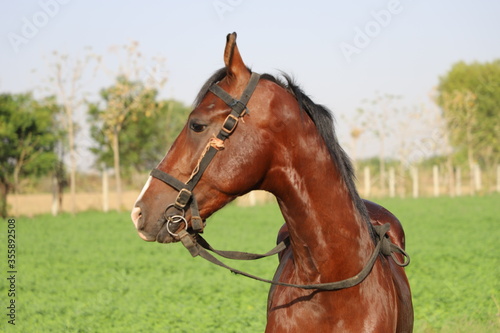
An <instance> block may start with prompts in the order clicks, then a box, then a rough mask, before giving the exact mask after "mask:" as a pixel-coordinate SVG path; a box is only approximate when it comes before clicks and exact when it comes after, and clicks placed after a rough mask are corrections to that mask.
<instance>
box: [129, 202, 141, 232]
mask: <svg viewBox="0 0 500 333" xmlns="http://www.w3.org/2000/svg"><path fill="white" fill-rule="evenodd" d="M141 216H142V213H141V208H140V207H134V208H133V209H132V212H131V213H130V217H131V218H132V222H134V225H135V228H136V229H139V219H140V218H141Z"/></svg>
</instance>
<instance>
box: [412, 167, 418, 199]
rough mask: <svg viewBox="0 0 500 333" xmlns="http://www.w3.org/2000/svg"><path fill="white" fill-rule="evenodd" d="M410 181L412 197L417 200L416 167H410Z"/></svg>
mask: <svg viewBox="0 0 500 333" xmlns="http://www.w3.org/2000/svg"><path fill="white" fill-rule="evenodd" d="M411 179H412V190H413V197H414V198H418V169H417V167H414V166H412V167H411Z"/></svg>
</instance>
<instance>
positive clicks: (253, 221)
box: [0, 195, 500, 333]
mask: <svg viewBox="0 0 500 333" xmlns="http://www.w3.org/2000/svg"><path fill="white" fill-rule="evenodd" d="M380 203H381V204H383V205H385V206H386V207H387V208H388V209H390V210H391V211H393V212H394V213H395V214H396V215H397V216H398V217H399V218H400V219H401V221H402V223H403V225H404V227H405V230H406V235H407V250H408V252H409V253H410V254H411V256H412V263H411V265H410V266H409V267H408V268H407V272H408V276H409V279H410V283H411V286H412V291H413V302H414V307H415V332H500V317H499V313H500V309H499V305H498V304H499V303H500V262H499V259H500V250H499V245H500V243H499V240H500V225H499V222H500V221H499V216H500V196H499V195H495V196H485V197H461V198H437V199H434V198H423V199H418V200H413V199H406V200H402V199H393V200H387V199H386V200H381V201H380ZM4 222H5V223H3V224H2V230H1V239H0V241H1V243H0V244H1V246H2V249H3V250H2V251H4V255H2V256H1V258H3V259H2V260H1V266H0V267H2V270H1V272H2V276H1V278H2V281H3V282H2V284H1V290H0V302H1V307H2V309H4V310H3V311H4V312H2V317H1V318H2V322H1V324H0V327H1V329H0V331H12V332H14V331H15V332H29V333H31V332H43V333H45V332H120V333H122V332H176V333H177V332H238V333H241V332H262V331H263V330H264V327H265V321H266V301H267V290H268V288H269V286H268V285H266V284H263V283H260V282H256V281H253V280H249V279H247V278H244V277H241V276H236V275H233V274H231V273H229V272H228V271H226V270H223V269H221V268H219V267H216V266H214V265H211V264H209V263H207V262H205V261H204V260H202V259H201V258H192V257H191V256H190V255H189V253H188V252H187V251H186V250H185V249H184V248H183V247H182V245H180V244H173V245H172V244H169V245H162V244H158V243H147V242H144V241H142V240H141V239H140V238H139V237H138V236H137V235H136V232H135V229H134V227H133V225H132V223H131V221H130V219H129V216H128V213H121V214H118V213H108V214H103V213H96V212H87V213H82V214H79V215H77V216H76V217H72V216H69V215H63V216H59V217H56V218H53V217H52V216H48V215H44V216H39V217H36V218H34V219H30V218H24V217H19V218H16V236H17V238H16V242H17V243H16V245H17V253H16V254H17V257H16V265H17V267H16V268H17V273H16V325H15V327H13V326H12V325H9V324H8V323H7V320H8V317H7V316H6V315H5V314H4V313H7V309H6V307H7V306H8V304H7V302H8V301H9V297H8V296H7V294H8V290H7V289H8V286H7V284H6V283H5V281H6V278H8V275H7V273H6V271H7V270H8V269H7V267H6V264H7V259H6V252H7V236H6V233H7V223H6V222H7V221H4ZM208 223H209V224H208V227H207V231H206V233H205V236H206V238H207V239H209V241H210V242H211V243H212V244H213V245H214V246H215V247H218V248H220V249H233V250H246V251H255V252H263V251H267V250H268V249H270V248H271V247H272V246H273V245H274V243H275V236H276V233H277V230H278V229H279V227H280V226H281V224H282V218H281V215H280V213H279V210H278V209H277V207H276V206H275V205H267V206H263V207H254V208H240V207H236V206H229V207H227V208H225V209H223V210H222V211H221V212H219V213H217V214H216V215H215V216H214V217H212V218H211V219H210V220H209V221H208ZM235 266H237V267H240V268H243V269H246V270H249V271H251V272H253V273H255V274H258V275H261V276H264V277H272V275H273V273H274V269H275V268H276V266H277V259H276V258H272V259H263V260H260V261H257V262H252V263H241V264H240V263H236V264H235Z"/></svg>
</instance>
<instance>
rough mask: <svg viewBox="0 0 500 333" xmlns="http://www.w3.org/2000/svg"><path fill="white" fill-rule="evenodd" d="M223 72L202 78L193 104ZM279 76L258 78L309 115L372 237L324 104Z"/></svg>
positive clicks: (369, 225)
mask: <svg viewBox="0 0 500 333" xmlns="http://www.w3.org/2000/svg"><path fill="white" fill-rule="evenodd" d="M225 76H226V68H225V67H223V68H221V69H219V70H218V71H216V72H215V73H214V74H213V75H212V76H211V77H210V78H209V79H208V80H207V82H205V84H204V85H203V87H202V88H201V90H200V92H199V93H198V95H197V97H196V100H195V102H194V104H195V107H196V106H198V105H199V104H200V103H201V101H202V100H203V98H204V97H205V95H206V93H207V92H208V88H210V86H211V85H213V84H216V83H217V82H219V81H221V80H222V79H223V78H224V77H225ZM282 76H283V78H284V79H285V80H281V79H278V78H276V77H274V76H273V75H270V74H262V75H261V79H264V80H268V81H271V82H274V83H276V84H277V85H279V86H280V87H282V88H283V89H285V90H287V91H288V92H290V93H292V94H293V95H294V96H295V98H296V99H297V102H298V103H299V107H300V109H301V110H302V111H303V112H305V113H306V114H307V115H308V116H309V117H310V118H311V119H312V121H313V122H314V124H315V125H316V128H317V130H318V134H319V135H320V136H321V137H322V138H323V140H324V142H325V145H326V146H327V148H328V151H329V152H330V156H331V158H332V160H333V162H334V163H335V166H336V167H337V169H338V170H339V172H340V175H341V177H342V179H343V181H344V183H345V185H346V187H347V189H348V191H349V194H350V196H351V199H352V201H353V203H354V205H355V207H356V209H357V210H358V211H359V213H360V214H361V217H362V218H363V219H364V220H365V222H366V223H367V224H368V230H369V231H370V234H371V236H372V238H374V237H375V232H374V229H373V226H372V224H371V223H370V218H369V215H368V211H367V209H366V206H365V204H364V202H363V200H362V199H361V197H360V196H359V194H358V191H357V189H356V185H355V179H356V176H355V174H354V167H353V165H352V163H351V159H350V158H349V156H348V155H347V153H346V152H345V151H344V149H342V147H341V146H340V144H339V141H338V139H337V135H336V134H335V127H334V123H335V121H334V116H333V114H332V113H331V111H330V110H329V109H328V108H327V107H325V106H323V105H319V104H316V103H314V102H313V101H312V100H311V99H310V98H309V97H308V96H307V95H306V94H305V93H304V92H303V91H302V89H301V88H300V87H299V86H298V85H297V84H295V82H294V81H293V79H291V78H290V76H288V75H287V74H285V73H282Z"/></svg>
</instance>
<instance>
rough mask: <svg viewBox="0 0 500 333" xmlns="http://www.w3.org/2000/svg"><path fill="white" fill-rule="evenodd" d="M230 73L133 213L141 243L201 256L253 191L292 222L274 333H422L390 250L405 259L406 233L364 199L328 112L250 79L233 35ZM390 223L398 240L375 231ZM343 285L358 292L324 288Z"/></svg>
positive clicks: (200, 104) (216, 84) (272, 300)
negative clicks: (202, 245)
mask: <svg viewBox="0 0 500 333" xmlns="http://www.w3.org/2000/svg"><path fill="white" fill-rule="evenodd" d="M224 63H225V67H224V68H222V69H221V70H219V71H217V72H216V73H215V74H214V75H213V76H212V77H211V78H210V79H209V80H208V81H207V82H206V84H205V85H204V86H203V88H202V89H201V91H200V93H199V94H198V97H197V99H196V102H195V108H194V110H193V111H192V113H191V114H190V116H189V120H188V122H187V124H186V126H185V127H184V129H183V130H182V132H181V133H180V135H179V136H178V137H177V139H176V141H175V143H174V144H173V146H172V148H171V149H170V151H169V152H168V153H167V155H166V156H165V157H164V159H163V160H162V161H161V162H160V163H159V165H158V167H157V168H156V169H155V170H153V172H152V176H151V177H150V178H149V179H148V181H147V183H146V185H145V186H144V188H143V190H142V192H141V194H140V195H139V197H138V199H137V201H136V203H135V206H134V208H133V211H132V220H133V222H134V224H135V226H136V228H137V230H138V233H139V235H140V236H141V238H143V239H144V240H146V241H157V242H160V243H169V242H176V241H182V242H183V244H184V245H186V247H187V248H188V249H190V251H191V252H192V253H193V255H196V254H199V251H198V250H197V246H198V244H197V243H198V238H197V237H196V236H192V235H194V234H196V232H199V231H201V230H202V229H203V227H204V225H205V220H206V219H207V218H208V217H209V216H210V215H211V214H213V213H214V212H215V211H217V210H219V209H221V208H222V207H223V206H224V205H226V204H227V203H228V202H230V201H232V200H233V199H235V198H236V197H238V196H241V195H243V194H245V193H247V192H249V191H251V190H254V189H262V190H266V191H269V192H271V193H273V194H274V195H275V196H276V198H277V200H278V203H279V206H280V209H281V212H282V214H283V216H284V218H285V221H286V226H285V227H283V228H282V230H281V231H280V234H279V236H278V238H286V237H289V243H288V246H287V248H286V249H285V250H284V251H283V252H281V253H280V264H279V267H278V269H277V271H276V274H275V281H276V283H278V284H275V285H273V286H272V287H271V290H270V292H269V298H268V318H267V327H266V332H310V331H315V332H334V331H335V332H384V333H387V332H412V329H413V307H412V301H411V293H410V287H409V283H408V280H407V278H406V274H405V272H404V269H403V268H402V267H401V266H400V265H398V261H401V260H402V259H403V258H402V256H401V255H400V254H394V253H393V254H392V257H391V256H389V254H390V252H387V251H386V252H383V251H382V250H380V249H381V246H380V245H381V243H382V240H383V239H389V238H390V240H391V241H392V243H394V244H395V245H397V246H399V247H400V248H404V233H403V229H402V227H401V224H400V223H399V221H398V220H397V219H396V218H395V217H394V215H392V214H391V213H389V212H388V211H387V210H385V209H384V208H382V207H380V206H378V205H376V204H374V203H372V202H369V201H363V200H362V199H361V198H360V197H359V195H358V193H357V190H356V187H355V185H354V180H353V179H354V176H353V169H352V166H351V163H350V161H349V158H348V157H347V155H346V154H345V152H344V151H343V150H342V148H341V147H340V146H339V143H338V140H337V138H336V135H335V131H334V127H333V119H332V116H331V114H330V112H329V111H328V110H327V109H326V108H325V107H323V106H320V105H317V104H315V103H313V102H312V101H311V100H310V99H309V98H308V97H307V96H306V95H305V94H304V93H303V92H302V91H301V89H300V88H298V87H297V86H296V85H295V84H294V83H293V82H292V81H291V80H290V79H289V78H288V77H287V76H285V82H282V81H280V80H278V79H276V78H274V77H272V76H270V75H268V74H263V75H261V76H260V77H259V76H258V75H255V74H252V72H251V71H250V70H249V69H248V68H247V67H246V66H245V64H244V63H243V60H242V58H241V55H240V53H239V50H238V47H237V46H236V34H234V33H233V34H230V35H228V38H227V44H226V48H225V52H224ZM237 96H241V98H240V99H239V100H238V99H236V97H237ZM221 128H222V129H221ZM207 143H208V144H207ZM188 208H191V209H190V210H189V209H188ZM386 223H389V224H390V230H389V231H388V232H387V236H389V238H387V237H386V236H384V234H380V233H379V232H377V230H378V229H376V228H375V227H374V226H376V225H383V224H386ZM382 247H383V246H382ZM372 258H373V260H371V259H372ZM369 261H370V262H372V265H371V266H370V264H369V263H368V262H369ZM361 272H366V274H364V273H361ZM336 281H349V283H348V284H349V285H348V286H345V285H343V287H338V288H337V287H335V288H333V287H332V288H330V289H329V290H324V289H323V288H321V286H323V285H329V283H335V282H336ZM352 281H355V282H353V283H350V282H352ZM279 283H281V285H280V284H279ZM283 284H285V285H283ZM286 284H292V285H298V286H295V287H293V286H287V285H286ZM300 286H319V287H318V288H315V287H313V288H310V289H307V288H302V287H300ZM330 286H331V285H330ZM327 289H328V288H327Z"/></svg>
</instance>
